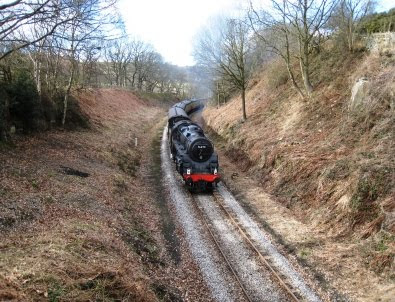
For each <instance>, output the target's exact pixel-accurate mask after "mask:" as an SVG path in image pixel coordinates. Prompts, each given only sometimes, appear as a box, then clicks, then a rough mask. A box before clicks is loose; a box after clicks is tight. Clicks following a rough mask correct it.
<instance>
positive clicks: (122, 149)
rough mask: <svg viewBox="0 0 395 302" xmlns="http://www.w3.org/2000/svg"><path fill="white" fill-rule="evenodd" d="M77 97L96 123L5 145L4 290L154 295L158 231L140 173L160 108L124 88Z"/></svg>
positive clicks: (62, 297) (38, 296)
mask: <svg viewBox="0 0 395 302" xmlns="http://www.w3.org/2000/svg"><path fill="white" fill-rule="evenodd" d="M77 97H78V98H79V99H80V106H81V108H82V109H83V111H84V112H85V113H86V114H87V115H88V116H90V117H91V120H92V121H93V124H94V125H96V126H95V127H94V128H93V129H91V130H81V131H73V132H66V131H52V132H46V133H42V134H37V135H35V136H32V137H22V138H19V139H17V140H16V141H15V142H14V146H8V147H3V148H2V149H1V152H0V167H1V168H0V184H1V185H0V300H1V301H3V300H10V301H114V300H115V301H155V300H156V299H157V297H156V295H155V293H154V290H153V288H152V285H153V284H154V283H155V282H156V280H155V279H152V277H151V276H150V275H149V274H148V273H147V270H148V269H151V268H160V267H161V266H162V262H161V257H162V254H161V250H160V244H159V242H160V241H158V240H159V239H160V237H159V236H158V235H157V232H158V231H157V230H156V228H157V225H156V222H155V218H154V217H155V215H156V214H155V212H154V211H153V210H152V205H149V204H148V203H147V200H149V198H150V196H149V192H148V191H146V190H139V188H141V187H142V186H143V185H144V183H143V180H141V179H139V178H138V177H137V174H138V173H139V172H138V171H139V170H140V166H139V163H140V156H141V154H147V153H149V151H148V150H149V149H150V143H151V140H150V134H149V133H150V132H149V129H150V127H151V126H152V125H154V124H155V123H156V120H155V118H156V117H157V116H158V114H162V113H163V111H162V110H161V109H158V107H155V106H152V105H149V104H146V103H144V102H143V101H141V100H139V99H138V98H137V97H135V96H134V95H133V94H132V93H130V92H127V91H122V90H110V89H103V90H99V91H85V92H81V93H80V94H79V96H77ZM135 138H138V146H135ZM64 166H65V167H69V168H72V169H74V170H76V171H80V172H84V173H87V174H89V176H88V177H79V176H76V175H68V174H67V173H65V171H64V169H63V168H62V167H64ZM138 190H139V194H136V192H137V191H138ZM142 229H143V230H144V232H143V233H142V232H141V230H142Z"/></svg>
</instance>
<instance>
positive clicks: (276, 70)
mask: <svg viewBox="0 0 395 302" xmlns="http://www.w3.org/2000/svg"><path fill="white" fill-rule="evenodd" d="M265 73H266V74H267V83H268V86H269V87H270V88H273V89H275V88H278V87H280V86H282V85H284V84H286V83H287V82H288V78H289V76H288V71H287V68H286V67H285V66H284V64H282V62H279V61H275V62H273V63H272V64H270V65H269V66H268V68H267V71H266V72H265Z"/></svg>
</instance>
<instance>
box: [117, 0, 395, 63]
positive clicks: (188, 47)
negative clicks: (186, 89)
mask: <svg viewBox="0 0 395 302" xmlns="http://www.w3.org/2000/svg"><path fill="white" fill-rule="evenodd" d="M265 1H266V0H261V1H259V0H255V1H254V2H265ZM393 3H394V2H393V0H379V1H378V4H379V9H378V10H379V11H382V10H388V9H390V8H391V7H393V6H394V4H393ZM246 4H248V0H120V3H119V8H120V11H121V13H122V15H123V18H124V20H125V25H126V29H127V32H128V34H130V35H131V36H135V37H138V38H140V39H141V40H143V41H145V42H148V43H151V44H152V45H153V46H154V48H155V49H156V50H157V51H158V52H159V53H160V54H161V55H162V56H163V57H164V59H165V61H167V62H169V63H172V64H176V65H180V66H185V65H193V64H194V61H193V57H192V45H193V38H194V36H195V34H196V33H197V31H198V30H199V28H200V27H201V26H203V25H204V24H205V23H206V22H207V20H208V19H209V18H210V17H212V16H214V15H217V14H225V15H227V14H232V13H234V11H236V10H237V9H238V8H240V7H241V6H242V5H246Z"/></svg>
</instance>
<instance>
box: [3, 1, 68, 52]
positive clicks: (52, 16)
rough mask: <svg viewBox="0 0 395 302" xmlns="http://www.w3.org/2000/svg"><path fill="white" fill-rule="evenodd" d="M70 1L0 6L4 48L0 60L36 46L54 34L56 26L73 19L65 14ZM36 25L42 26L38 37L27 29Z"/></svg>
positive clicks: (27, 2)
mask: <svg viewBox="0 0 395 302" xmlns="http://www.w3.org/2000/svg"><path fill="white" fill-rule="evenodd" d="M71 3H72V1H57V0H24V1H21V0H16V1H13V2H10V3H8V4H3V5H0V42H1V43H3V45H6V48H5V49H3V51H2V52H1V53H0V60H2V59H3V58H5V57H6V56H8V55H10V54H11V53H12V52H14V51H17V50H19V49H22V48H25V47H27V46H29V45H32V44H35V43H38V42H40V41H42V40H43V39H45V38H46V37H48V36H50V35H53V34H54V33H55V31H56V30H57V29H58V27H59V26H61V25H64V24H66V23H67V22H69V21H70V20H71V18H72V16H70V15H68V14H65V13H64V12H67V11H68V10H69V8H70V5H71ZM37 24H41V25H44V24H45V27H44V26H43V27H42V29H45V30H41V31H40V34H37V33H36V34H35V35H29V34H26V33H27V32H29V29H30V28H31V27H32V26H34V25H37Z"/></svg>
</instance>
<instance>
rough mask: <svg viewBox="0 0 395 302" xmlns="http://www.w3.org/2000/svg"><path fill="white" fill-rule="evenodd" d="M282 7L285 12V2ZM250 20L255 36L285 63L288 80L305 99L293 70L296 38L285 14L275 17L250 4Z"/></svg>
mask: <svg viewBox="0 0 395 302" xmlns="http://www.w3.org/2000/svg"><path fill="white" fill-rule="evenodd" d="M282 5H283V10H285V1H283V3H282ZM275 13H276V12H274V14H275ZM248 18H249V22H250V25H251V27H252V29H253V31H254V33H255V35H256V36H257V37H258V39H259V40H260V41H261V42H263V44H264V46H265V47H266V49H267V50H268V51H270V52H273V53H275V54H276V55H278V56H279V57H280V58H281V59H282V60H283V61H284V63H285V66H286V68H287V71H288V78H289V79H290V81H291V83H292V85H293V87H294V88H295V89H296V91H297V92H298V93H299V95H300V96H301V97H302V98H304V93H303V91H302V89H301V88H300V86H299V84H298V83H297V81H296V77H295V73H294V71H293V68H292V54H291V52H292V51H293V50H294V48H295V43H293V42H294V37H293V36H292V34H291V30H292V28H291V26H290V24H289V22H288V21H287V18H286V16H285V14H280V15H274V16H273V15H271V14H269V13H268V12H266V11H263V10H262V11H260V12H258V11H257V10H255V9H254V7H253V5H252V3H250V9H249V12H248Z"/></svg>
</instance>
